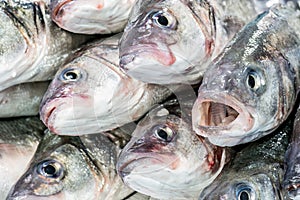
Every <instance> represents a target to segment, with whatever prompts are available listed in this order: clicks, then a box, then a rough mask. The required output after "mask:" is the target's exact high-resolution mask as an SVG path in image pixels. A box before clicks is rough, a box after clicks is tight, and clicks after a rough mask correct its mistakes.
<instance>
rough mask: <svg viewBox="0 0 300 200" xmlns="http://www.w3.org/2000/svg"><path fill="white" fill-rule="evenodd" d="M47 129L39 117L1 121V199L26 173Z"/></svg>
mask: <svg viewBox="0 0 300 200" xmlns="http://www.w3.org/2000/svg"><path fill="white" fill-rule="evenodd" d="M45 129H46V127H45V126H44V125H43V123H42V122H41V121H40V120H39V118H38V117H23V118H14V119H0V176H1V179H0V185H1V187H0V199H5V198H6V195H7V194H8V192H9V189H10V188H11V187H12V186H13V184H15V182H16V181H17V180H18V179H19V178H20V177H21V176H22V174H23V173H24V172H25V171H26V166H27V165H28V164H29V163H30V160H31V158H32V157H33V155H34V153H35V150H36V149H37V146H38V144H39V142H40V141H41V140H42V137H43V135H44V130H45Z"/></svg>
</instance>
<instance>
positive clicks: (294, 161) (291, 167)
mask: <svg viewBox="0 0 300 200" xmlns="http://www.w3.org/2000/svg"><path fill="white" fill-rule="evenodd" d="M299 132H300V107H298V109H297V111H296V114H295V121H294V126H293V133H292V136H291V142H290V144H289V146H288V149H287V151H286V154H285V163H284V164H285V168H284V178H283V181H282V186H283V189H284V192H285V198H286V199H299V198H300V190H299V183H300V179H299V152H300V151H299V145H300V140H299V139H300V137H299Z"/></svg>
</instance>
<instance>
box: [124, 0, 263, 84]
mask: <svg viewBox="0 0 300 200" xmlns="http://www.w3.org/2000/svg"><path fill="white" fill-rule="evenodd" d="M261 4H264V3H261V2H260V3H259V5H260V7H261V8H260V9H262V8H265V7H266V6H265V7H263V6H262V5H261ZM256 7H257V6H256V2H255V1H248V0H242V1H238V2H237V1H232V0H222V1H221V0H195V1H190V0H159V1H157V0H155V1H154V0H152V1H151V0H149V1H143V0H138V1H137V2H136V5H135V6H134V7H133V10H132V13H131V15H130V18H129V22H128V24H127V26H126V27H125V30H124V34H123V36H122V38H121V41H120V66H121V67H122V69H123V70H124V71H125V72H126V73H127V74H128V75H130V76H132V77H134V78H136V79H139V80H142V81H144V82H149V83H156V84H175V83H189V84H196V83H199V82H200V80H201V77H202V75H203V73H204V72H205V70H206V68H207V66H208V64H209V63H210V62H211V60H212V58H214V57H216V56H217V55H218V54H219V53H220V51H221V50H222V49H223V47H224V46H225V45H226V43H227V42H228V41H229V40H230V39H231V38H232V37H233V36H234V35H235V33H236V32H237V31H238V30H240V29H241V28H242V27H243V25H245V24H246V23H247V22H249V21H250V20H251V19H253V18H254V17H255V16H256V15H257V14H258V13H259V12H260V9H258V8H256ZM161 15H163V16H162V17H160V16H161ZM163 17H165V18H167V21H168V23H169V24H168V25H165V26H163V25H161V24H162V23H165V24H166V23H167V22H166V20H163V19H165V18H163ZM158 19H161V21H162V22H161V24H160V23H159V22H158ZM191 47H195V48H191ZM146 60H147V62H146Z"/></svg>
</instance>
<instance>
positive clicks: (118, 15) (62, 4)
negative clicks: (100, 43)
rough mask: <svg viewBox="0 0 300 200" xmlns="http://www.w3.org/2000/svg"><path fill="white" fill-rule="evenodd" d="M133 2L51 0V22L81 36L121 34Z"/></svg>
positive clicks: (129, 0)
mask: <svg viewBox="0 0 300 200" xmlns="http://www.w3.org/2000/svg"><path fill="white" fill-rule="evenodd" d="M134 2H135V1H134V0H89V1H86V0H72V1H70V0H51V2H50V10H51V18H52V20H53V21H54V22H55V23H56V24H57V25H58V26H59V27H61V28H63V29H65V30H68V31H70V32H73V33H81V34H111V33H118V32H121V31H122V30H123V29H124V27H125V25H126V23H127V21H128V17H129V13H130V11H131V8H132V6H133V5H134Z"/></svg>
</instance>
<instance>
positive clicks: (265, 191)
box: [199, 119, 292, 200]
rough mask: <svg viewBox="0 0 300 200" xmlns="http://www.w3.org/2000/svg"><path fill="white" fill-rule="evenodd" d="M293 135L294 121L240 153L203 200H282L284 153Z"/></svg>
mask: <svg viewBox="0 0 300 200" xmlns="http://www.w3.org/2000/svg"><path fill="white" fill-rule="evenodd" d="M291 132H292V120H291V119H290V120H288V121H287V122H285V123H284V124H283V125H282V126H281V127H280V128H279V129H277V130H276V131H274V132H273V133H272V134H270V135H268V136H266V137H264V138H261V139H260V140H257V141H255V142H253V143H250V144H249V145H248V146H246V147H245V148H243V149H242V150H240V151H239V152H237V154H236V155H235V156H234V158H233V160H232V161H231V162H230V163H228V164H227V165H226V166H225V167H224V169H223V171H222V172H221V174H220V175H219V176H218V177H217V178H216V179H215V180H214V182H213V183H212V184H210V185H209V186H208V187H207V188H205V189H204V190H203V191H202V193H201V195H200V197H199V200H227V199H228V200H235V199H236V200H238V199H251V200H252V199H253V200H258V199H270V200H271V199H272V200H282V199H283V194H284V193H283V191H282V187H281V181H282V178H283V163H284V154H285V151H286V149H287V147H288V144H289V139H290V134H291ZM244 146H245V145H244ZM247 194H248V195H247ZM241 195H244V197H243V198H242V197H241Z"/></svg>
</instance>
